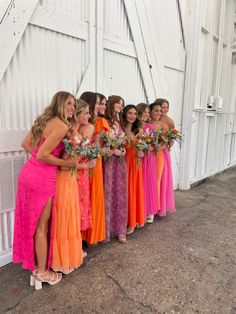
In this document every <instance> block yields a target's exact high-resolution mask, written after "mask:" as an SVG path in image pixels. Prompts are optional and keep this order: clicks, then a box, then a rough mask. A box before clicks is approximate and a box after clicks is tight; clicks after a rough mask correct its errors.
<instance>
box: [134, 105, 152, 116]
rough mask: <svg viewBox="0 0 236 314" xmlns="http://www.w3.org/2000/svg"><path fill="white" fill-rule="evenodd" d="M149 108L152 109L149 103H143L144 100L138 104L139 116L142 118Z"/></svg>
mask: <svg viewBox="0 0 236 314" xmlns="http://www.w3.org/2000/svg"><path fill="white" fill-rule="evenodd" d="M147 108H148V110H149V111H150V108H149V106H148V105H147V104H145V103H142V102H141V103H140V104H137V106H136V109H137V112H138V117H139V119H140V120H141V119H142V115H143V113H144V111H145V110H146V109H147Z"/></svg>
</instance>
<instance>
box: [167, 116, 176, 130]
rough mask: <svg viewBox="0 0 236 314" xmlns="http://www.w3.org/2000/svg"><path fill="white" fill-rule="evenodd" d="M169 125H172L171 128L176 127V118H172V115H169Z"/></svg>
mask: <svg viewBox="0 0 236 314" xmlns="http://www.w3.org/2000/svg"><path fill="white" fill-rule="evenodd" d="M166 122H167V123H168V125H169V126H170V127H171V128H174V127H175V122H174V120H173V119H172V118H171V117H169V116H168V117H167V121H166Z"/></svg>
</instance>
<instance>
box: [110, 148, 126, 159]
mask: <svg viewBox="0 0 236 314" xmlns="http://www.w3.org/2000/svg"><path fill="white" fill-rule="evenodd" d="M113 154H114V155H115V156H118V157H124V156H125V154H126V150H125V148H122V149H115V150H114V152H113Z"/></svg>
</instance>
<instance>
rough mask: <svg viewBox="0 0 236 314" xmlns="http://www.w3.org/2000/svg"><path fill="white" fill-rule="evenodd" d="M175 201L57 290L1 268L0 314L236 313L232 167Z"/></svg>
mask: <svg viewBox="0 0 236 314" xmlns="http://www.w3.org/2000/svg"><path fill="white" fill-rule="evenodd" d="M175 196H176V207H177V212H176V213H175V214H171V215H169V216H167V217H166V218H161V219H156V220H155V221H154V223H153V224H152V225H147V226H145V227H144V228H143V229H140V230H137V231H136V232H135V233H134V234H133V235H131V236H129V238H128V240H129V241H128V243H127V244H126V245H122V244H119V243H117V242H116V241H112V242H111V243H108V244H106V245H104V244H102V245H99V246H97V247H94V248H90V249H88V258H87V260H86V261H85V263H84V265H83V266H82V267H81V268H80V269H79V270H77V271H74V272H73V273H71V274H70V275H67V276H64V278H63V281H62V282H61V283H59V284H58V285H57V286H54V287H50V286H48V285H45V286H44V287H43V289H42V290H40V291H34V289H33V288H31V287H29V284H28V282H29V273H28V272H27V271H25V270H22V269H21V267H20V266H19V265H13V264H9V265H7V266H5V267H2V268H1V269H0V287H1V288H0V313H86V314H87V313H163V314H164V313H168V314H169V313H181V314H182V313H184V314H185V313H186V314H191V313H204V314H205V313H212V314H213V313H214V314H217V313H219V314H228V313H229V314H234V313H236V168H233V169H231V170H229V171H227V172H225V173H224V174H222V175H220V176H217V177H216V178H214V179H210V180H209V181H207V182H206V183H204V184H202V185H200V186H198V187H196V188H194V189H193V190H190V191H187V192H181V191H177V192H176V193H175Z"/></svg>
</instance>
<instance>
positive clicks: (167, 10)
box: [145, 0, 183, 56]
mask: <svg viewBox="0 0 236 314" xmlns="http://www.w3.org/2000/svg"><path fill="white" fill-rule="evenodd" d="M145 3H146V6H148V7H149V10H152V12H153V17H154V19H155V22H156V32H158V34H159V37H160V40H161V47H155V48H156V49H161V51H162V52H163V53H167V54H171V55H176V56H179V52H181V51H183V41H182V33H181V26H180V19H179V13H178V7H177V2H176V1H172V0H167V1H166V0H158V1H156V0H145ZM173 30H174V31H173ZM153 44H154V45H155V42H154V43H153Z"/></svg>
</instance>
